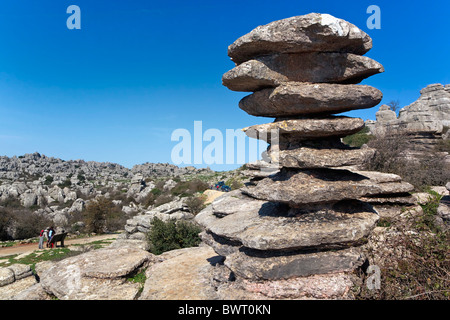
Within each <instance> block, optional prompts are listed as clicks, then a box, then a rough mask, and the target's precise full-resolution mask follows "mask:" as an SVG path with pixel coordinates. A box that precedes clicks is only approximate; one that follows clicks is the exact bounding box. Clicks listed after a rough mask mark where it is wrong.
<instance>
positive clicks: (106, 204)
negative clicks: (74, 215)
mask: <svg viewBox="0 0 450 320" xmlns="http://www.w3.org/2000/svg"><path fill="white" fill-rule="evenodd" d="M114 211H115V206H114V204H113V203H112V201H111V200H109V199H107V198H105V197H98V198H97V199H95V200H92V201H90V202H89V203H88V205H87V206H86V212H85V214H84V215H85V219H86V226H87V229H88V231H89V232H95V233H104V232H106V231H107V221H108V219H109V218H111V217H113V216H114Z"/></svg>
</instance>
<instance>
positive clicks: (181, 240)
mask: <svg viewBox="0 0 450 320" xmlns="http://www.w3.org/2000/svg"><path fill="white" fill-rule="evenodd" d="M200 232H201V228H200V227H198V226H196V225H194V224H192V223H190V222H186V221H176V220H175V219H171V220H168V221H167V222H164V221H162V220H161V219H159V218H153V220H152V222H151V228H150V231H149V232H148V233H147V241H148V242H149V245H150V252H151V253H153V254H157V255H158V254H161V253H163V252H166V251H170V250H175V249H181V248H189V247H195V246H197V245H198V244H199V243H200V242H201V239H200V237H199V236H198V234H199V233H200Z"/></svg>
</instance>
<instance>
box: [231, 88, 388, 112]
mask: <svg viewBox="0 0 450 320" xmlns="http://www.w3.org/2000/svg"><path fill="white" fill-rule="evenodd" d="M382 98H383V94H382V93H381V91H380V90H378V89H376V88H374V87H371V86H367V85H357V84H330V83H314V84H311V83H303V82H285V83H283V84H281V85H279V86H278V87H276V88H270V89H263V90H260V91H257V92H255V93H253V94H251V95H249V96H246V97H244V98H243V99H242V100H241V101H239V108H241V109H242V110H244V111H245V112H247V113H248V114H250V115H253V116H261V117H289V116H301V115H306V114H333V113H340V112H345V111H350V110H356V109H367V108H372V107H374V106H376V105H377V104H378V103H379V102H380V101H381V99H382Z"/></svg>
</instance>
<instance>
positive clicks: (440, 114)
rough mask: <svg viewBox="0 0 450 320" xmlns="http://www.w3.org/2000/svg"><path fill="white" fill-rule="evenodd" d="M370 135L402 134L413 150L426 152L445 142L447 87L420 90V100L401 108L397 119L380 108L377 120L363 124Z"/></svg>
mask: <svg viewBox="0 0 450 320" xmlns="http://www.w3.org/2000/svg"><path fill="white" fill-rule="evenodd" d="M366 126H367V127H369V130H370V132H371V133H372V134H374V135H375V136H378V137H382V136H385V135H391V134H392V135H396V134H404V135H408V136H409V137H410V140H411V146H412V148H413V149H416V150H427V149H429V148H431V147H433V145H434V144H435V143H436V142H437V141H439V139H442V138H444V139H448V138H449V137H448V134H449V132H448V127H450V85H449V84H447V85H445V86H444V85H442V84H439V83H437V84H430V85H428V86H426V87H425V88H423V89H422V90H420V97H419V98H418V99H417V100H416V101H414V102H413V103H411V104H410V105H408V106H406V107H404V108H402V109H401V110H400V111H399V115H398V117H397V115H396V113H395V112H394V111H393V110H391V108H390V107H389V106H387V105H382V106H380V109H379V110H378V112H377V113H376V121H375V122H374V121H366Z"/></svg>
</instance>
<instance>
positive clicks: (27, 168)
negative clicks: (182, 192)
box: [0, 152, 212, 181]
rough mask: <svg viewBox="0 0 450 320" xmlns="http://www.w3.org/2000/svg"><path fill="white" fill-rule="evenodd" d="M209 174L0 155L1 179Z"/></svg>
mask: <svg viewBox="0 0 450 320" xmlns="http://www.w3.org/2000/svg"><path fill="white" fill-rule="evenodd" d="M201 172H203V173H204V172H212V170H211V169H209V168H206V169H197V168H195V167H192V166H189V167H178V166H176V165H173V164H169V163H149V162H147V163H145V164H138V165H135V166H133V168H132V169H128V168H126V167H124V166H122V165H120V164H117V163H111V162H96V161H85V160H62V159H58V158H54V157H48V156H45V155H41V154H40V153H38V152H35V153H29V154H25V155H22V156H13V157H6V156H0V179H9V180H17V179H19V178H20V177H22V176H24V175H28V176H41V177H46V176H48V175H50V176H52V177H54V180H55V181H56V180H61V181H63V180H65V179H66V178H68V177H69V176H70V177H74V176H75V177H76V176H77V175H78V174H81V175H82V176H83V177H84V178H86V179H90V178H95V179H98V178H99V176H103V177H105V178H110V179H120V178H122V179H123V178H126V177H128V178H129V179H131V177H132V176H133V175H135V174H141V175H143V176H144V177H150V176H167V177H174V176H179V175H185V174H196V173H201Z"/></svg>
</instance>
